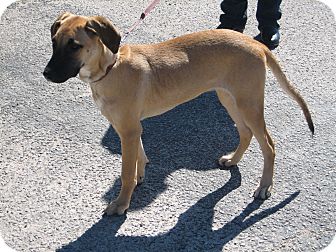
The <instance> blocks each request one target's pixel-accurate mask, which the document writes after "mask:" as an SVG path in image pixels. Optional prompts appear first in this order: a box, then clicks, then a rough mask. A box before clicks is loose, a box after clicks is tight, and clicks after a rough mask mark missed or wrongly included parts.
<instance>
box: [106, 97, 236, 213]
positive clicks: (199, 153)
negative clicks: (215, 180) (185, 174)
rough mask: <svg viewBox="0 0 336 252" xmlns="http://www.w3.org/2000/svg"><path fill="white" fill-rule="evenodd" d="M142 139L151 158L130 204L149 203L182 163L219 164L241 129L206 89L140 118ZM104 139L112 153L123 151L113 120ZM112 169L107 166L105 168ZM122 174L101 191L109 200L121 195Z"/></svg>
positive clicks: (186, 165) (200, 167) (134, 206)
mask: <svg viewBox="0 0 336 252" xmlns="http://www.w3.org/2000/svg"><path fill="white" fill-rule="evenodd" d="M142 126H143V134H142V140H143V145H144V149H145V152H146V154H147V157H148V158H149V160H150V163H148V164H147V166H146V176H145V183H144V184H142V185H141V186H140V187H137V188H136V190H135V192H134V197H133V198H132V202H131V206H130V210H133V209H140V208H143V207H145V206H147V205H148V204H150V203H151V202H152V201H153V200H154V199H155V198H156V197H157V196H158V195H160V194H161V193H162V192H163V191H165V189H166V184H165V180H166V178H167V177H168V176H170V175H171V174H172V173H174V172H175V171H177V170H179V169H187V170H199V171H205V170H211V169H218V163H217V160H218V158H219V157H220V156H221V155H223V154H224V153H228V152H232V151H233V150H234V149H235V148H236V146H237V145H238V143H239V135H238V132H237V130H236V127H235V126H234V124H233V121H232V120H231V118H230V116H229V115H228V113H227V112H226V110H225V109H224V108H223V106H222V105H221V104H220V102H219V101H218V98H217V96H216V94H215V92H209V93H205V94H203V95H201V96H199V97H198V98H196V99H194V100H192V101H190V102H187V103H184V104H182V105H180V106H178V107H176V108H175V109H173V110H171V111H169V112H167V113H165V114H163V115H161V116H157V117H153V118H149V119H146V120H144V121H143V122H142ZM101 144H102V145H103V146H104V147H105V148H106V149H108V150H109V151H110V152H111V153H113V154H121V148H120V140H119V137H118V135H117V134H116V133H115V131H114V129H113V128H112V127H111V126H110V127H109V128H108V130H107V131H106V133H105V135H104V137H103V139H102V141H101ZM107 169H108V168H107ZM120 187H121V181H120V179H116V180H115V181H114V184H113V186H112V187H111V188H110V189H109V190H108V191H107V192H106V193H105V195H104V196H103V198H104V200H105V201H106V202H108V203H109V202H110V201H111V200H113V199H114V198H116V197H117V195H118V193H119V190H120Z"/></svg>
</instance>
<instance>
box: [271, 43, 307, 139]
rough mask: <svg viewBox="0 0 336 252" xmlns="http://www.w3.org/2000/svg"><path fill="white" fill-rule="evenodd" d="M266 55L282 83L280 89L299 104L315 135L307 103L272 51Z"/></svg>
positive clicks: (275, 74)
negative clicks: (289, 79)
mask: <svg viewBox="0 0 336 252" xmlns="http://www.w3.org/2000/svg"><path fill="white" fill-rule="evenodd" d="M265 55H266V60H267V65H268V66H269V68H270V69H271V70H272V72H273V74H274V76H275V77H276V79H277V80H278V82H279V83H280V87H281V88H282V89H283V90H284V91H285V92H286V93H287V94H288V95H289V96H290V97H292V98H293V99H294V100H295V101H296V102H297V103H298V104H299V106H300V107H301V109H302V111H303V114H304V116H305V118H306V121H307V123H308V127H309V129H310V131H311V132H312V133H313V135H314V123H313V120H312V117H311V115H310V112H309V109H308V106H307V103H306V102H305V100H304V99H303V97H302V96H301V95H300V94H299V92H298V91H297V90H296V89H295V87H294V86H293V85H292V84H291V83H290V82H289V81H288V79H287V77H286V75H285V74H284V73H283V71H282V69H281V67H280V65H279V63H278V61H277V60H276V58H275V57H274V55H273V54H272V53H271V51H269V50H268V49H265Z"/></svg>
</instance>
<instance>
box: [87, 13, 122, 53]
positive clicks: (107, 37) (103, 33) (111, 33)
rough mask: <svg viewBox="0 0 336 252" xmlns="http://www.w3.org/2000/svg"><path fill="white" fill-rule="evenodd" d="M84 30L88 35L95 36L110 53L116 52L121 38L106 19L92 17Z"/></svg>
mask: <svg viewBox="0 0 336 252" xmlns="http://www.w3.org/2000/svg"><path fill="white" fill-rule="evenodd" d="M85 29H86V31H87V32H88V33H89V34H90V33H91V34H92V33H93V34H95V35H97V36H98V37H99V38H100V40H101V41H102V42H103V44H104V45H105V46H106V47H107V48H108V49H110V50H111V52H112V53H114V54H116V53H117V52H118V49H119V45H120V40H121V36H120V33H119V31H118V29H117V28H116V27H115V26H114V25H113V24H112V23H111V22H110V21H109V20H108V19H107V18H104V17H101V16H95V17H92V18H90V19H89V21H88V22H87V23H86V27H85Z"/></svg>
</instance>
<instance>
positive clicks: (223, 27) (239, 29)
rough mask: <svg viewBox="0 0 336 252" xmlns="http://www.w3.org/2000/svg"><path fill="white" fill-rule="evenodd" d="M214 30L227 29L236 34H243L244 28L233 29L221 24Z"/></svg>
mask: <svg viewBox="0 0 336 252" xmlns="http://www.w3.org/2000/svg"><path fill="white" fill-rule="evenodd" d="M216 29H229V30H233V31H237V32H241V33H243V32H244V29H245V27H240V26H239V27H234V26H229V25H224V24H223V23H221V24H220V25H218V27H217V28H216Z"/></svg>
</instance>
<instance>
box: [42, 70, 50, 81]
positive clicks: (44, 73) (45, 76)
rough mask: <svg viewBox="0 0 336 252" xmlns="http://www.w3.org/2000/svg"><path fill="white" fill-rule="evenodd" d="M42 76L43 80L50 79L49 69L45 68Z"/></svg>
mask: <svg viewBox="0 0 336 252" xmlns="http://www.w3.org/2000/svg"><path fill="white" fill-rule="evenodd" d="M43 76H44V78H46V79H47V80H50V79H51V69H50V68H49V67H46V68H45V69H44V71H43Z"/></svg>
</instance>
